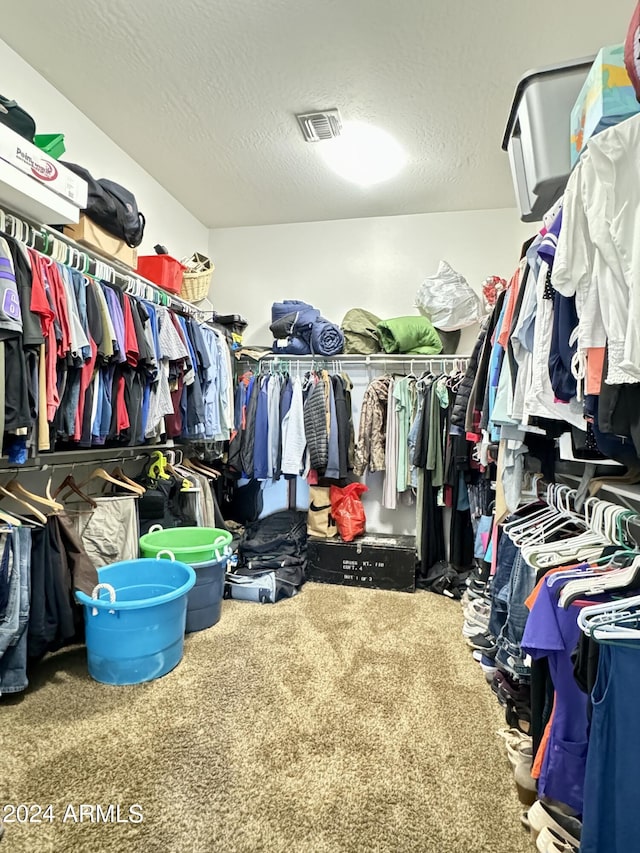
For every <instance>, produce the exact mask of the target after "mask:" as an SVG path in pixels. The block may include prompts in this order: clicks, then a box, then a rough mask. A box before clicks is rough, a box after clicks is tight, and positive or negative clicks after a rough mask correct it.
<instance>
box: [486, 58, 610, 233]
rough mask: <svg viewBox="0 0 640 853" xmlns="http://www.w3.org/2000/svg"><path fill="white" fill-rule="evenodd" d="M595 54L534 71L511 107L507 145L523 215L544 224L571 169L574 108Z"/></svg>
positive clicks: (521, 84)
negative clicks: (543, 218)
mask: <svg viewBox="0 0 640 853" xmlns="http://www.w3.org/2000/svg"><path fill="white" fill-rule="evenodd" d="M594 58H595V57H593V56H591V57H588V58H586V59H575V60H573V61H571V62H565V63H561V64H560V65H552V66H550V67H548V68H540V69H538V70H536V71H528V72H527V73H526V74H525V75H524V76H523V77H521V79H520V81H519V83H518V86H517V88H516V93H515V96H514V99H513V104H512V106H511V112H510V114H509V120H508V122H507V128H506V130H505V134H504V138H503V140H502V149H503V151H507V152H508V154H509V162H510V165H511V176H512V178H513V185H514V188H515V191H516V197H517V200H518V207H519V209H520V218H521V219H522V221H523V222H538V221H539V220H540V219H542V217H543V215H544V214H545V213H546V212H547V210H549V208H550V207H551V206H552V205H553V204H554V202H556V201H557V200H558V199H559V198H560V196H561V195H562V193H563V192H564V189H565V187H566V185H567V180H568V179H569V175H570V173H571V154H570V152H571V144H570V131H571V110H572V109H573V105H574V104H575V102H576V98H577V97H578V94H579V93H580V89H581V88H582V85H583V83H584V81H585V80H586V78H587V74H588V73H589V70H590V68H591V65H592V64H593V60H594Z"/></svg>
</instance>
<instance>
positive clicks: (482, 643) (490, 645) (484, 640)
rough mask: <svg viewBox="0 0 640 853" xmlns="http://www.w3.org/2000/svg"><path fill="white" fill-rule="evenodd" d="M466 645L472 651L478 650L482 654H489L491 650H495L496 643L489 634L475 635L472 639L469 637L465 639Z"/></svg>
mask: <svg viewBox="0 0 640 853" xmlns="http://www.w3.org/2000/svg"><path fill="white" fill-rule="evenodd" d="M467 645H469V646H471V648H472V649H480V651H481V652H482V653H483V654H489V655H490V654H491V652H492V650H493V649H496V648H497V646H496V641H495V637H492V636H491V634H484V633H482V634H475V635H474V636H473V637H469V638H468V639H467Z"/></svg>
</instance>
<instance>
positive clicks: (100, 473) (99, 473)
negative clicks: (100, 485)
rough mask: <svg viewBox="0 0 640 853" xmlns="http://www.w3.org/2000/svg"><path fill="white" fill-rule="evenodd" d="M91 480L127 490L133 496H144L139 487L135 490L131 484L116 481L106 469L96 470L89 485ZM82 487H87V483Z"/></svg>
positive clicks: (92, 473)
mask: <svg viewBox="0 0 640 853" xmlns="http://www.w3.org/2000/svg"><path fill="white" fill-rule="evenodd" d="M91 480H105V482H107V483H112V484H113V485H114V486H118V488H120V489H125V491H128V492H131V494H134V495H137V496H138V497H140V495H141V494H142V492H141V491H140V487H139V486H137V485H136V488H133V487H132V486H130V485H129V483H125V482H124V481H123V480H116V478H115V477H112V476H111V474H109V473H108V472H107V471H105V470H104V468H96V469H95V470H94V471H92V472H91V474H90V475H89V479H88V480H87V483H88V482H90V481H91ZM80 486H86V483H81V484H80Z"/></svg>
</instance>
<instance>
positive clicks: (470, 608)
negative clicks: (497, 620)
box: [464, 598, 491, 622]
mask: <svg viewBox="0 0 640 853" xmlns="http://www.w3.org/2000/svg"><path fill="white" fill-rule="evenodd" d="M464 615H465V619H474V618H478V619H483V620H485V619H486V620H487V622H488V621H489V617H490V616H491V605H490V604H489V603H488V602H487V601H484V600H483V599H481V598H474V599H472V600H471V601H470V602H469V603H468V604H467V605H466V607H465V608H464Z"/></svg>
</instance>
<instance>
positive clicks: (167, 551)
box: [156, 548, 176, 563]
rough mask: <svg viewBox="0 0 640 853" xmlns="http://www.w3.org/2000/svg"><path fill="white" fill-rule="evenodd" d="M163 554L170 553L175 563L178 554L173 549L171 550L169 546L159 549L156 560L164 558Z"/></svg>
mask: <svg viewBox="0 0 640 853" xmlns="http://www.w3.org/2000/svg"><path fill="white" fill-rule="evenodd" d="M161 554H168V555H169V559H170V560H171V562H172V563H175V561H176V555H175V554H174V553H173V551H170V550H169V549H168V548H163V549H162V551H158V553H157V554H156V560H161V559H162V557H161Z"/></svg>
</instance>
